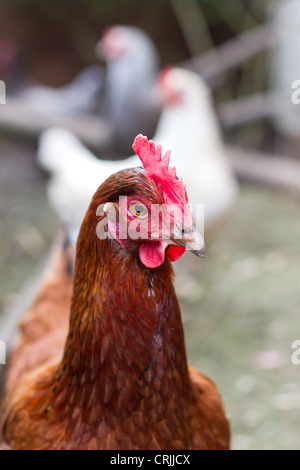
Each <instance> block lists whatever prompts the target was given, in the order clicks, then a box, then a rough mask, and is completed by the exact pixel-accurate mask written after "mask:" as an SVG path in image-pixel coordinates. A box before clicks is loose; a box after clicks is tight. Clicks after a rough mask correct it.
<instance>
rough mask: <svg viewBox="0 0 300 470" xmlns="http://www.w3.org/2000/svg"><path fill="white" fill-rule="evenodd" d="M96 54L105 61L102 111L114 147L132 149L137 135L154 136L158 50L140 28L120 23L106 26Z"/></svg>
mask: <svg viewBox="0 0 300 470" xmlns="http://www.w3.org/2000/svg"><path fill="white" fill-rule="evenodd" d="M96 54H97V55H98V57H99V58H101V59H104V60H105V61H106V77H105V82H104V88H103V96H104V100H103V103H102V107H103V109H102V110H101V112H102V113H104V115H105V118H107V119H108V120H109V123H110V125H111V127H112V129H113V130H114V145H115V148H116V149H117V150H119V151H123V152H124V151H127V152H128V151H129V152H131V145H132V142H133V140H134V138H135V136H136V135H137V134H139V133H142V134H144V135H147V136H148V137H149V138H151V137H152V136H153V134H154V132H155V128H156V125H157V121H158V118H159V113H160V102H159V100H158V99H157V96H156V93H155V92H156V88H155V84H156V81H157V77H158V71H159V66H160V58H159V55H158V52H157V50H156V47H155V45H154V43H153V41H152V39H151V38H150V37H149V36H148V35H147V34H146V33H145V32H144V31H143V30H141V29H140V28H137V27H134V26H121V25H117V26H110V27H108V28H106V30H105V31H104V33H103V35H102V38H101V40H100V41H99V42H98V44H97V46H96ZM129 154H130V153H129Z"/></svg>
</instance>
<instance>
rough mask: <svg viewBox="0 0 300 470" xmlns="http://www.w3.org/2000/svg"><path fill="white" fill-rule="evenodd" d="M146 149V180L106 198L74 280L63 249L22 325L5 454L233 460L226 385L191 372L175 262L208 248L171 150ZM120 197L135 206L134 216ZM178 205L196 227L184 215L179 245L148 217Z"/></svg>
mask: <svg viewBox="0 0 300 470" xmlns="http://www.w3.org/2000/svg"><path fill="white" fill-rule="evenodd" d="M134 148H135V150H136V152H137V154H138V155H139V156H140V158H141V160H142V162H143V164H144V168H145V169H144V168H134V169H129V170H122V171H120V172H118V173H115V174H113V175H112V176H111V177H109V178H108V179H107V180H106V181H105V182H104V183H103V184H102V185H101V186H100V188H99V189H98V191H97V192H96V194H95V195H94V197H93V199H92V202H91V204H90V207H89V209H88V211H87V213H86V216H85V219H84V221H83V224H82V227H81V231H80V234H79V237H78V241H77V248H76V264H75V274H74V280H72V276H70V273H69V272H68V271H69V269H67V268H70V262H71V261H70V259H71V258H70V254H69V253H67V251H66V250H67V245H66V244H65V243H60V244H58V246H57V248H56V249H55V250H54V252H53V256H52V264H51V269H50V270H48V272H47V274H46V276H45V278H44V280H43V283H42V286H41V288H40V291H39V295H38V296H37V299H36V301H35V303H34V305H33V307H32V309H31V310H30V311H29V312H28V313H27V314H26V316H25V317H24V318H23V319H22V321H21V323H20V328H19V333H18V340H17V343H16V344H15V347H14V350H13V352H12V355H11V360H10V364H9V368H8V373H7V378H6V385H5V395H4V400H3V404H2V417H1V440H2V446H3V448H11V449H116V450H127V449H143V450H144V449H160V450H173V449H188V450H191V449H228V448H229V425H228V420H227V418H226V416H225V413H224V409H223V405H222V402H221V398H220V396H219V393H218V391H217V388H216V386H215V384H214V383H213V382H212V381H211V380H210V379H208V378H207V377H205V376H204V375H203V374H201V373H200V372H198V371H197V370H195V369H193V368H189V367H188V365H187V359H186V352H185V343H184V335H183V327H182V322H181V315H180V309H179V305H178V301H177V298H176V294H175V291H174V287H173V271H172V267H171V263H170V260H172V261H174V260H176V259H178V258H179V257H180V256H181V255H182V254H183V252H184V251H185V249H187V248H190V249H192V251H193V252H195V254H197V255H198V256H203V254H204V246H203V243H202V241H201V240H202V239H201V237H200V236H199V234H198V233H197V232H196V231H195V228H194V225H193V223H192V222H191V221H192V219H191V215H190V213H189V211H188V209H186V208H184V209H183V203H184V202H187V200H186V193H185V190H184V189H183V185H182V183H181V181H180V180H178V179H177V178H176V176H175V174H174V169H173V170H168V156H169V155H166V157H165V158H161V148H159V147H158V148H157V149H155V147H154V144H153V143H152V142H148V140H147V139H146V138H144V137H142V136H138V137H137V138H136V140H135V145H134ZM153 162H154V163H153ZM181 185H182V186H181ZM119 196H126V199H125V206H124V203H123V202H122V201H121V199H119ZM175 202H176V203H178V205H179V207H180V208H181V209H182V213H184V214H185V220H186V223H185V224H182V225H180V223H179V220H177V218H178V214H177V213H176V212H175V213H174V214H175V215H174V214H173V216H172V217H173V218H172V217H171V218H172V221H173V229H172V230H171V233H170V236H169V239H167V238H165V229H164V227H163V224H162V225H160V224H158V226H156V227H155V230H154V229H153V227H152V226H151V227H150V224H149V223H148V219H147V220H146V219H145V217H144V215H145V214H144V211H145V212H146V213H147V214H148V215H153V211H154V209H153V208H155V207H157V205H162V204H164V205H165V206H166V207H167V210H168V207H169V205H170V204H171V203H175ZM99 207H100V208H102V209H101V210H102V212H101V211H99ZM112 209H114V210H115V212H116V214H117V219H113V217H112V215H111V214H112ZM122 211H123V212H122ZM124 211H125V213H126V217H127V224H128V226H129V223H132V222H138V225H139V230H140V234H143V235H142V236H140V237H139V238H135V237H132V236H131V237H130V236H128V238H127V239H123V238H122V237H120V224H121V221H122V217H123V215H122V214H124ZM151 211H152V214H151ZM99 214H100V215H99ZM105 220H106V222H107V224H106V225H105V230H106V232H105V233H106V236H103V237H102V238H101V237H100V236H99V221H100V222H102V221H105ZM103 226H104V225H103ZM178 227H181V229H180V232H181V235H182V237H181V238H180V237H179V236H178V233H177V232H178V231H177V232H176V229H178ZM144 229H146V231H148V232H147V235H149V236H148V237H145V231H144ZM154 232H155V233H154ZM175 232H176V233H175ZM108 233H109V234H110V235H112V234H113V236H112V237H109V236H108ZM102 235H103V233H102Z"/></svg>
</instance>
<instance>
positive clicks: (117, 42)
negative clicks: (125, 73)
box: [95, 25, 157, 67]
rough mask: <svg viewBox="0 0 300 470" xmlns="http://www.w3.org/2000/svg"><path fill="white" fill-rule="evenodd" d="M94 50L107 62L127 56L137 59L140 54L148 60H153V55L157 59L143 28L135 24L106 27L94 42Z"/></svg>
mask: <svg viewBox="0 0 300 470" xmlns="http://www.w3.org/2000/svg"><path fill="white" fill-rule="evenodd" d="M95 52H96V55H97V56H98V57H100V58H101V59H104V60H106V61H108V62H115V61H119V60H120V59H122V58H129V57H131V58H134V59H135V60H137V59H138V57H139V56H141V55H142V56H143V55H145V56H146V57H147V59H148V60H150V61H151V60H153V56H154V57H155V59H157V57H156V56H157V53H156V50H155V48H154V45H153V43H152V40H151V39H150V37H149V36H148V35H147V34H146V33H145V32H144V31H143V30H141V29H140V28H138V27H135V26H124V25H112V26H108V27H106V28H105V29H104V31H103V34H102V37H101V39H100V41H98V43H97V44H96V49H95ZM131 66H132V63H131ZM133 67H134V64H133Z"/></svg>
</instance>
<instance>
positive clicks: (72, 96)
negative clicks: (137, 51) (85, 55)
mask: <svg viewBox="0 0 300 470" xmlns="http://www.w3.org/2000/svg"><path fill="white" fill-rule="evenodd" d="M103 79H104V72H103V68H102V67H101V66H99V65H90V66H87V67H85V68H84V69H83V70H82V71H81V72H79V73H78V75H77V76H76V77H75V78H74V79H73V80H72V81H71V82H70V83H68V84H67V85H64V86H61V87H50V86H46V85H42V84H40V83H30V84H28V85H23V86H22V87H21V88H20V89H18V90H16V91H15V93H14V97H17V98H20V99H21V100H22V101H23V103H24V104H26V105H27V106H28V108H29V109H30V110H32V111H35V112H37V113H41V114H43V115H49V114H55V115H74V114H78V113H85V114H86V113H93V112H95V111H97V103H98V101H99V97H100V93H101V89H102V85H103Z"/></svg>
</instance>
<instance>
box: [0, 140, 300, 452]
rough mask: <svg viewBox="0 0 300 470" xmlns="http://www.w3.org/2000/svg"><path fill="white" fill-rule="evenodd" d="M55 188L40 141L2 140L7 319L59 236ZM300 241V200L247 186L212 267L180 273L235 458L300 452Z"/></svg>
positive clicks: (0, 264) (200, 363) (0, 282)
mask: <svg viewBox="0 0 300 470" xmlns="http://www.w3.org/2000/svg"><path fill="white" fill-rule="evenodd" d="M46 181H47V178H46V176H45V175H44V174H42V173H41V171H40V170H39V169H38V168H37V167H36V164H35V147H34V145H33V144H32V143H31V142H24V141H16V139H6V138H4V137H2V139H0V315H1V316H0V320H1V319H2V320H3V319H5V317H7V316H8V315H9V312H10V311H11V309H12V308H13V305H14V304H15V302H16V301H17V300H20V292H22V288H23V286H24V284H26V282H27V281H28V280H29V279H30V278H31V277H32V276H33V275H34V273H35V272H36V269H37V266H38V265H39V264H40V262H41V260H42V259H43V257H44V256H45V254H46V253H47V251H48V249H49V247H50V245H51V243H52V241H53V239H54V236H55V234H56V233H57V229H58V226H59V223H58V220H57V218H56V216H55V215H54V214H53V212H52V211H51V209H50V207H49V205H48V203H47V197H46ZM299 238H300V218H299V201H297V200H296V199H293V198H292V197H290V196H288V195H285V194H280V193H276V192H274V191H270V190H266V189H262V188H257V187H252V186H246V185H242V186H241V189H240V193H239V197H238V198H237V200H236V203H235V205H234V206H233V208H232V211H231V212H230V214H228V217H227V219H226V220H225V221H224V223H223V224H222V225H221V226H220V227H218V229H217V230H216V231H215V232H214V233H211V234H207V236H206V245H207V254H208V256H207V258H206V259H205V260H200V259H198V258H196V257H193V256H192V255H191V254H189V253H188V254H187V255H186V256H185V257H183V258H182V259H181V260H180V261H179V262H178V263H177V264H176V273H177V277H176V289H177V293H178V296H179V300H180V303H181V306H182V315H183V321H184V328H185V337H186V347H187V352H188V358H189V363H190V364H192V365H194V366H196V367H197V368H199V369H200V370H201V371H202V372H204V373H205V374H207V375H209V376H210V377H211V378H212V379H213V380H214V381H215V382H216V383H217V385H218V387H219V389H220V392H221V395H222V397H223V400H224V403H225V407H226V410H227V413H228V415H229V416H230V419H231V427H232V448H233V449H299V448H300V435H299V423H300V365H298V366H297V365H293V364H292V361H291V356H292V352H293V350H292V348H291V344H292V342H293V341H294V340H296V339H300V326H299V322H298V315H299V305H300V290H299V273H300V268H299ZM0 339H1V331H0ZM0 367H3V365H1V366H0ZM4 367H5V366H4Z"/></svg>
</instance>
